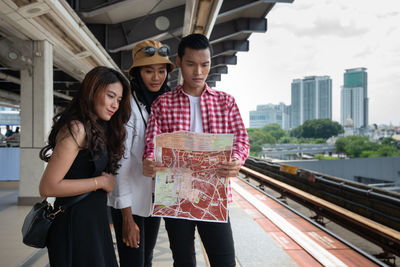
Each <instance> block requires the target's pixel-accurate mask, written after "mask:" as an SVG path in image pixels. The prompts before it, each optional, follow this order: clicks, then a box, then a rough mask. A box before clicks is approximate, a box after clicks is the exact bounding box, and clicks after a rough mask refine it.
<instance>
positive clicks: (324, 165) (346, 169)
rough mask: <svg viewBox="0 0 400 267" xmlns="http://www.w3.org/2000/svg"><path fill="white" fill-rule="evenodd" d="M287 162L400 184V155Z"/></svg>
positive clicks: (314, 169) (303, 167) (338, 173)
mask: <svg viewBox="0 0 400 267" xmlns="http://www.w3.org/2000/svg"><path fill="white" fill-rule="evenodd" d="M285 164H288V165H293V166H297V167H299V168H302V169H308V170H313V171H316V172H319V173H324V174H327V175H330V176H335V177H339V178H345V179H349V180H353V181H354V177H355V176H361V177H366V178H372V179H377V180H385V181H394V182H396V184H397V185H400V157H385V158H360V159H339V160H318V161H285Z"/></svg>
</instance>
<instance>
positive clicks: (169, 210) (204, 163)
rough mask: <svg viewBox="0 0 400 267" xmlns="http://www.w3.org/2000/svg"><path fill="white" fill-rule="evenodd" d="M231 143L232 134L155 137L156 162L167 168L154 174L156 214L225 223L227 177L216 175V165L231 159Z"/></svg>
mask: <svg viewBox="0 0 400 267" xmlns="http://www.w3.org/2000/svg"><path fill="white" fill-rule="evenodd" d="M232 142H233V134H205V133H194V132H184V131H180V132H174V133H165V134H161V135H158V136H156V137H155V152H156V161H158V162H162V163H163V165H164V166H165V167H167V169H165V170H163V171H158V172H157V175H156V177H155V179H156V189H155V203H154V211H153V216H162V217H172V218H183V219H189V220H202V221H214V222H226V221H227V217H228V208H227V204H228V197H227V195H228V194H227V189H228V179H227V177H219V176H218V175H217V166H218V164H220V163H221V162H228V161H230V156H231V150H232Z"/></svg>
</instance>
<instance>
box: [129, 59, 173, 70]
mask: <svg viewBox="0 0 400 267" xmlns="http://www.w3.org/2000/svg"><path fill="white" fill-rule="evenodd" d="M154 64H167V65H169V66H170V69H169V71H170V72H171V71H172V70H174V69H175V65H174V63H172V62H171V61H170V60H169V59H168V58H166V57H161V56H159V55H154V56H151V57H146V58H141V59H140V60H138V61H137V62H133V65H132V66H131V67H130V68H129V70H128V73H130V72H131V70H132V69H133V68H136V67H143V66H149V65H154Z"/></svg>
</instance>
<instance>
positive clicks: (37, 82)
mask: <svg viewBox="0 0 400 267" xmlns="http://www.w3.org/2000/svg"><path fill="white" fill-rule="evenodd" d="M32 57H33V66H32V68H29V69H23V70H21V142H20V146H21V151H20V182H19V196H18V204H19V205H30V204H32V203H34V202H36V201H37V200H39V199H40V195H39V182H40V179H41V177H42V174H43V171H44V168H45V166H46V164H45V162H44V161H42V160H41V159H40V158H39V151H40V149H41V148H42V147H43V146H44V145H45V143H46V140H47V137H48V135H49V133H50V130H51V126H52V117H53V47H52V45H51V44H50V43H49V42H48V41H33V42H32Z"/></svg>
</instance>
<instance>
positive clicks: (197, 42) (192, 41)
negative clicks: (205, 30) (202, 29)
mask: <svg viewBox="0 0 400 267" xmlns="http://www.w3.org/2000/svg"><path fill="white" fill-rule="evenodd" d="M185 48H191V49H195V50H202V49H207V48H208V49H209V50H210V55H212V47H211V45H210V42H209V41H208V39H207V37H205V36H204V35H203V34H198V33H192V34H189V35H187V36H185V37H183V38H182V39H181V41H180V42H179V46H178V57H180V58H182V57H183V55H184V54H185Z"/></svg>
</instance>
